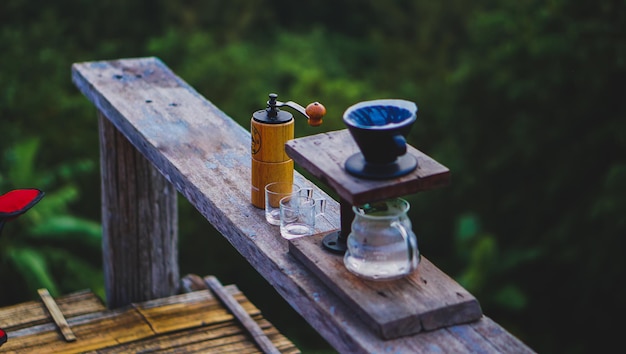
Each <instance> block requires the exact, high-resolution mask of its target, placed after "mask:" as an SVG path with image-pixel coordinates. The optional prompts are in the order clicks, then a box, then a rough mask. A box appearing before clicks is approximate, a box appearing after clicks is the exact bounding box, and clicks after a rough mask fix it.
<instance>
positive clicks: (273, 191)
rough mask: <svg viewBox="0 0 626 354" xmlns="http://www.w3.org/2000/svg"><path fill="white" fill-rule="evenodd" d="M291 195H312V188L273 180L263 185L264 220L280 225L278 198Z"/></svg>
mask: <svg viewBox="0 0 626 354" xmlns="http://www.w3.org/2000/svg"><path fill="white" fill-rule="evenodd" d="M292 195H302V196H306V197H309V198H310V197H312V196H313V189H312V188H301V187H300V186H299V185H297V184H293V183H287V182H274V183H270V184H268V185H267V186H265V220H267V222H268V223H270V224H272V225H280V200H281V199H283V198H285V197H289V196H292Z"/></svg>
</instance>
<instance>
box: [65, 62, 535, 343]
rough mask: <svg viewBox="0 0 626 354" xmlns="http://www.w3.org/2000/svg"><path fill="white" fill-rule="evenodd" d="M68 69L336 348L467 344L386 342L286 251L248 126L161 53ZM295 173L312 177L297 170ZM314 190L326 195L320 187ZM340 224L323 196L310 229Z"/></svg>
mask: <svg viewBox="0 0 626 354" xmlns="http://www.w3.org/2000/svg"><path fill="white" fill-rule="evenodd" d="M72 77H73V81H74V83H75V84H76V86H77V87H78V88H79V89H80V90H81V92H82V93H83V94H84V95H85V96H86V97H88V98H89V99H90V100H91V101H92V102H93V103H94V104H95V105H96V107H97V109H98V110H100V111H102V112H103V113H104V115H105V116H106V117H107V118H108V119H109V120H110V121H111V122H112V123H113V125H115V126H116V127H117V128H118V129H119V130H120V132H121V133H122V134H123V135H124V136H126V137H127V138H128V139H129V141H130V142H131V143H132V144H133V145H134V146H135V147H136V148H137V149H138V150H139V151H140V152H141V153H142V154H143V155H144V156H145V157H146V158H147V159H148V160H149V161H151V162H152V163H153V164H154V165H155V167H156V168H157V169H158V170H159V171H160V172H161V174H163V175H164V176H165V178H166V179H167V180H168V181H170V182H171V183H172V184H173V185H174V186H175V187H176V189H177V190H178V191H179V192H181V193H182V194H183V195H184V196H185V197H186V198H187V200H189V201H190V202H191V203H192V204H193V205H194V206H195V207H196V209H198V211H199V212H200V213H201V214H202V215H203V216H204V217H205V218H206V219H207V220H208V221H209V222H210V223H211V224H213V226H214V227H215V228H216V229H217V230H218V231H219V232H220V233H221V234H222V235H223V236H224V237H225V238H226V239H227V240H228V241H229V242H230V243H231V244H232V245H233V246H234V247H235V248H236V249H237V250H238V251H239V252H240V253H241V254H242V255H243V256H244V258H246V259H247V260H248V261H249V262H250V264H251V265H252V266H253V267H254V268H255V269H256V270H257V271H258V272H259V273H260V274H261V275H263V276H264V277H265V278H266V279H267V280H268V282H269V283H270V284H271V285H272V286H273V287H274V288H275V289H276V290H277V291H278V293H279V294H280V295H281V296H283V297H284V298H285V299H286V300H287V301H288V302H289V303H290V305H291V306H292V307H293V308H294V309H296V311H298V312H299V313H300V314H301V315H302V316H303V317H304V318H305V319H306V320H307V321H308V322H309V323H310V324H311V325H312V326H313V327H314V328H315V329H316V330H317V331H318V332H319V333H320V334H321V335H322V336H323V337H324V338H326V340H327V341H328V342H329V343H330V344H331V345H333V346H334V347H335V348H336V349H337V350H338V351H340V352H346V353H375V352H378V353H383V352H416V348H417V349H421V350H422V351H426V350H427V349H428V348H440V349H442V350H441V351H442V352H446V351H447V352H450V351H448V350H444V349H446V348H453V349H455V350H452V351H453V352H469V349H468V348H466V347H464V346H463V344H462V342H460V341H459V340H457V339H455V336H454V334H453V333H451V332H446V331H442V330H437V331H432V332H424V333H422V334H418V335H414V336H408V337H402V338H398V339H394V340H389V341H382V340H380V339H379V338H378V336H377V335H376V334H375V333H374V332H373V331H371V330H370V329H369V328H368V327H367V326H366V324H364V323H363V321H361V320H360V319H359V318H358V317H356V316H354V314H353V313H352V311H351V310H350V309H349V308H347V307H346V306H344V304H343V302H342V300H341V299H340V298H339V297H338V296H337V295H336V294H334V293H333V292H332V291H331V290H330V289H328V288H327V287H326V286H325V285H324V284H323V283H322V282H321V280H319V279H317V277H316V276H315V275H314V274H312V273H311V272H310V271H309V270H308V269H307V268H306V267H304V266H303V265H302V264H301V263H300V262H299V261H298V260H296V259H295V258H294V257H293V256H292V255H290V254H289V253H288V243H287V241H286V240H284V239H282V238H281V237H280V232H279V230H278V227H276V226H272V225H269V224H267V223H266V222H265V219H264V215H263V211H262V210H260V209H257V208H255V207H253V206H252V205H251V204H250V202H249V200H250V199H249V198H250V195H249V193H250V164H251V162H250V159H251V156H250V141H251V138H250V134H249V133H248V132H247V130H246V129H244V128H242V127H241V126H239V125H238V124H237V123H236V122H235V121H233V120H232V119H230V118H229V117H228V116H227V115H226V114H224V113H223V112H222V111H220V110H219V109H218V108H217V107H215V106H214V105H213V104H212V103H210V102H209V101H207V100H206V99H204V98H203V97H202V96H201V95H200V94H198V93H197V92H196V91H195V90H194V89H193V88H192V87H190V86H189V85H188V84H186V83H185V82H184V81H183V80H181V79H180V78H179V77H177V76H176V75H175V74H174V73H173V72H172V71H171V70H170V69H169V68H167V66H166V65H165V64H163V63H162V62H161V61H160V60H158V59H155V58H139V59H124V60H114V61H104V62H88V63H79V64H74V65H73V67H72ZM251 113H252V112H251ZM295 181H296V182H297V183H298V184H301V185H303V184H306V183H308V181H306V180H305V179H304V178H303V177H302V176H301V175H299V174H297V173H296V174H295ZM314 196H315V197H326V198H328V199H330V197H328V195H326V194H325V193H324V192H323V191H322V190H320V189H319V188H317V187H314ZM338 226H339V204H338V203H337V202H336V201H334V200H329V203H328V207H327V212H326V214H325V216H324V217H322V218H320V219H319V223H318V224H317V225H316V232H326V231H330V230H334V229H337V228H338ZM485 341H486V342H488V341H489V338H486V339H485ZM449 343H454V344H449ZM522 345H523V344H522ZM442 346H445V348H444V347H442ZM452 346H454V347H452Z"/></svg>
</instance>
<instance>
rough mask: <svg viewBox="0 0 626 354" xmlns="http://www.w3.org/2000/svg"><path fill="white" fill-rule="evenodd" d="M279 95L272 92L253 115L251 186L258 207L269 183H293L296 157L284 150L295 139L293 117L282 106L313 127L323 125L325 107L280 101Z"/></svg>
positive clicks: (319, 104) (260, 205)
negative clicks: (287, 143)
mask: <svg viewBox="0 0 626 354" xmlns="http://www.w3.org/2000/svg"><path fill="white" fill-rule="evenodd" d="M277 98H278V95H277V94H275V93H270V94H269V100H268V101H267V108H266V109H262V110H258V111H256V112H254V113H253V114H252V119H251V122H250V134H251V137H252V147H251V149H252V178H251V182H252V188H251V202H252V204H253V205H254V206H256V207H257V208H264V207H265V192H264V188H265V186H266V185H268V184H269V183H272V182H287V183H289V184H292V183H293V166H294V165H293V160H292V159H291V158H290V157H289V156H287V154H286V153H285V143H286V142H287V141H289V140H292V139H293V138H294V118H293V115H292V114H291V113H289V112H286V111H282V110H280V108H279V107H290V108H292V109H294V110H296V111H297V112H299V113H301V114H302V115H304V116H305V117H306V118H307V122H308V124H309V125H310V126H314V127H315V126H319V125H320V124H322V117H323V116H324V115H325V114H326V108H325V107H324V106H323V105H322V104H321V103H319V102H313V103H310V104H309V105H307V107H306V108H304V107H302V106H301V105H299V104H297V103H295V102H293V101H288V102H280V101H277V100H276V99H277Z"/></svg>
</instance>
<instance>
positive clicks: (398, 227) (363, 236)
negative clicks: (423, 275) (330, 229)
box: [344, 198, 420, 280]
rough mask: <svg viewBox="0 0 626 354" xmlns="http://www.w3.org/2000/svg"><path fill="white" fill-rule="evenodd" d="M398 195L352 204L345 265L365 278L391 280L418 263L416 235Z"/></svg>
mask: <svg viewBox="0 0 626 354" xmlns="http://www.w3.org/2000/svg"><path fill="white" fill-rule="evenodd" d="M409 207H410V205H409V203H408V202H407V201H406V200H404V199H401V198H395V199H389V200H385V201H380V202H375V203H368V204H365V205H361V206H355V207H353V208H352V209H353V210H354V221H353V222H352V230H351V232H350V234H349V235H348V240H347V246H348V250H347V251H346V253H345V256H344V264H345V266H346V268H347V269H348V270H349V271H350V272H352V273H354V274H355V275H357V276H359V277H361V278H364V279H368V280H392V279H398V278H401V277H404V276H406V275H408V274H410V273H411V272H413V271H414V270H415V269H416V268H417V265H418V263H419V259H420V256H419V251H418V248H417V238H416V236H415V233H414V232H413V230H412V224H411V220H410V219H409V217H408V215H407V212H408V211H409Z"/></svg>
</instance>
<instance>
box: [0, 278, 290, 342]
mask: <svg viewBox="0 0 626 354" xmlns="http://www.w3.org/2000/svg"><path fill="white" fill-rule="evenodd" d="M224 290H225V292H226V293H228V294H230V295H232V297H233V298H234V299H236V300H237V302H238V303H239V305H241V307H242V308H243V309H245V311H246V312H247V313H248V314H249V315H250V317H251V318H252V319H253V320H254V321H255V322H256V323H257V324H258V326H259V327H260V328H261V329H262V331H263V333H264V334H265V335H266V336H267V337H268V338H269V339H270V341H271V342H272V343H273V344H274V346H275V347H276V348H278V350H279V351H280V352H281V353H299V352H300V351H299V350H298V348H296V347H295V346H294V344H293V343H292V342H291V341H289V340H288V339H287V338H286V337H285V336H283V335H282V334H281V333H280V332H278V330H277V329H276V328H275V327H274V326H273V325H272V324H271V323H270V322H268V321H267V320H266V319H265V318H263V316H262V314H261V312H260V311H259V310H258V309H257V308H256V307H255V306H254V304H252V303H251V302H250V301H249V300H248V299H247V298H246V297H245V295H244V294H243V293H242V292H241V291H239V289H238V288H237V287H236V286H235V285H228V286H225V287H224ZM55 301H56V303H57V304H58V307H59V309H60V310H61V312H62V313H63V315H64V316H65V317H66V318H67V322H68V324H69V326H70V327H71V329H72V331H73V332H74V334H75V335H76V340H75V341H71V342H68V341H66V340H65V339H64V338H63V335H62V334H61V332H60V331H59V329H58V327H57V326H56V325H55V324H54V321H53V319H52V318H51V317H50V315H49V313H47V311H46V309H45V305H44V304H43V303H42V302H41V301H29V302H25V303H21V304H17V305H13V306H7V307H4V308H0V327H1V328H3V329H4V330H5V331H6V332H7V333H8V337H9V339H8V341H7V342H6V343H5V344H4V345H3V346H2V348H0V352H1V353H2V354H5V353H20V354H21V353H37V354H41V353H95V352H97V353H122V352H123V353H137V352H143V353H145V352H157V351H158V352H177V353H180V352H241V353H261V350H260V349H259V347H257V346H256V344H255V342H254V340H253V338H251V336H250V335H249V334H248V332H246V329H245V328H244V327H243V326H242V325H241V324H240V322H238V321H237V319H236V318H235V316H234V315H233V314H232V313H231V312H230V311H229V310H228V309H227V308H226V307H225V306H223V305H222V304H221V303H220V301H219V300H218V299H217V298H216V297H215V296H214V295H212V294H211V292H209V291H208V290H199V291H194V292H190V293H186V294H181V295H175V296H171V297H167V298H162V299H157V300H152V301H146V302H143V303H137V304H133V305H132V306H129V307H125V308H120V309H115V310H107V309H106V308H105V307H104V305H103V304H102V302H101V301H100V299H99V298H98V297H97V296H96V295H95V294H94V293H93V292H91V291H80V292H75V293H72V294H68V295H65V296H61V297H59V298H58V299H55Z"/></svg>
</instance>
